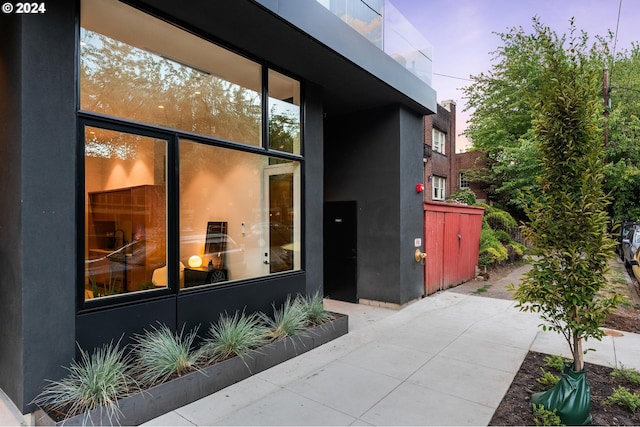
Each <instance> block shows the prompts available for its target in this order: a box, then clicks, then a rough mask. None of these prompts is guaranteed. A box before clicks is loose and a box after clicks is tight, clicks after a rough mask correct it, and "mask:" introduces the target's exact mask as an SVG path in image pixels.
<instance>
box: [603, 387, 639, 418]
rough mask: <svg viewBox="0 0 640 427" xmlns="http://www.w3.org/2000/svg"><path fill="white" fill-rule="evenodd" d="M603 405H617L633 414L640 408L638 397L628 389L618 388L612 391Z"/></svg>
mask: <svg viewBox="0 0 640 427" xmlns="http://www.w3.org/2000/svg"><path fill="white" fill-rule="evenodd" d="M605 403H606V404H608V405H618V406H621V407H623V408H626V409H628V410H630V411H631V412H634V413H635V412H636V411H637V410H638V408H640V395H639V394H638V393H631V391H629V389H628V388H626V387H622V386H620V387H616V388H615V389H614V390H613V394H612V395H611V396H609V397H607V400H605Z"/></svg>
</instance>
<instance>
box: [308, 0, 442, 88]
mask: <svg viewBox="0 0 640 427" xmlns="http://www.w3.org/2000/svg"><path fill="white" fill-rule="evenodd" d="M317 1H318V3H320V4H321V5H323V6H324V7H326V8H327V9H329V10H330V11H331V12H332V13H333V14H335V15H337V16H339V17H340V19H342V20H343V21H345V22H346V23H347V24H349V25H350V26H351V27H352V28H354V29H355V30H356V31H358V32H359V33H360V34H362V35H363V36H364V37H366V38H367V39H368V40H369V41H371V42H372V43H373V44H375V45H376V46H377V47H378V48H380V49H382V50H383V51H384V52H385V53H386V54H387V55H389V56H390V57H392V58H393V59H395V60H396V61H397V62H398V63H400V64H401V65H402V66H404V67H405V68H406V69H407V70H409V71H411V72H412V73H413V74H414V75H416V76H417V77H419V78H420V79H421V80H422V81H424V82H425V83H427V84H431V67H432V56H433V52H432V46H431V44H430V43H429V42H428V41H427V40H426V39H425V37H424V36H423V35H422V34H421V33H420V32H419V31H418V30H417V29H416V28H415V27H414V26H413V25H411V23H409V21H408V20H407V19H406V18H405V17H404V16H403V15H402V14H401V13H400V12H399V11H398V10H397V9H396V8H395V7H394V6H393V5H392V4H391V2H389V1H385V0H317ZM381 33H382V34H381Z"/></svg>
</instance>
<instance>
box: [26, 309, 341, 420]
mask: <svg viewBox="0 0 640 427" xmlns="http://www.w3.org/2000/svg"><path fill="white" fill-rule="evenodd" d="M334 316H335V318H334V319H333V320H330V321H328V322H326V323H323V324H322V325H319V326H315V327H313V328H310V329H309V330H307V331H306V332H305V333H304V334H300V335H296V336H293V337H290V338H286V339H284V340H279V341H276V342H273V343H270V344H267V345H265V346H263V347H260V348H259V349H256V350H252V351H250V352H249V353H247V354H245V355H243V357H242V358H240V357H233V358H231V359H227V360H224V361H222V362H218V363H216V364H213V365H211V366H208V367H206V368H202V369H201V370H200V372H197V371H196V372H191V373H189V374H186V375H183V376H181V377H177V378H174V379H171V380H169V381H167V382H165V383H162V384H159V385H156V386H154V387H151V388H150V389H148V390H145V391H143V392H141V393H137V394H134V395H132V396H129V397H127V398H124V399H122V400H120V402H119V407H120V411H121V412H122V415H121V416H120V418H119V420H118V422H119V423H120V424H122V425H139V424H142V423H145V422H147V421H149V420H151V419H153V418H156V417H158V416H160V415H162V414H165V413H167V412H170V411H173V410H175V409H178V408H180V407H182V406H184V405H187V404H189V403H191V402H195V401H196V400H198V399H201V398H203V397H205V396H208V395H210V394H212V393H215V392H217V391H219V390H221V389H223V388H225V387H228V386H230V385H232V384H235V383H237V382H238V381H241V380H243V379H245V378H248V377H250V376H252V375H255V374H257V373H259V372H262V371H264V370H266V369H269V368H271V367H273V366H275V365H278V364H280V363H282V362H284V361H286V360H289V359H291V358H294V357H296V356H298V355H300V354H302V353H305V352H307V351H309V350H312V349H314V348H316V347H319V346H321V345H322V344H325V343H327V342H329V341H331V340H334V339H336V338H338V337H340V336H342V335H344V334H346V333H347V332H348V329H349V320H348V317H347V316H346V315H343V314H334ZM101 415H102V416H101ZM90 416H91V418H90V419H87V418H86V414H80V415H76V416H75V417H72V418H68V419H66V420H63V421H60V422H57V423H56V421H54V420H53V419H52V418H51V417H50V416H49V415H48V414H47V413H46V412H45V411H43V410H42V409H38V410H37V411H36V412H35V413H34V421H35V425H69V426H77V425H83V422H84V421H87V422H88V423H89V424H93V425H109V424H111V423H110V421H109V419H108V418H107V417H106V414H101V413H100V410H99V409H96V410H93V411H91V413H90ZM112 421H113V422H115V421H116V420H112Z"/></svg>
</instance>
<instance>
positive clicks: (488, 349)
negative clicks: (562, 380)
mask: <svg viewBox="0 0 640 427" xmlns="http://www.w3.org/2000/svg"><path fill="white" fill-rule="evenodd" d="M514 304H515V303H514V302H513V301H508V300H501V299H493V298H484V297H477V296H473V295H464V294H460V293H456V292H450V291H447V292H442V293H439V294H436V295H433V296H430V297H428V298H424V299H422V300H420V301H418V302H416V303H414V304H412V305H410V306H408V307H406V308H404V309H402V310H400V311H392V310H388V309H382V308H374V307H368V306H362V305H355V304H346V303H341V302H337V301H327V308H328V309H330V310H332V311H338V312H343V313H346V314H349V316H350V321H351V322H352V326H353V328H351V329H350V332H349V334H347V335H345V336H343V337H340V338H338V339H337V340H334V341H332V342H331V343H328V344H325V345H324V346H321V347H319V348H317V349H315V350H312V351H310V352H308V353H305V354H303V355H301V356H299V357H296V358H294V359H292V360H289V361H287V362H285V363H283V364H281V365H278V366H276V367H274V368H271V369H269V370H267V371H264V372H262V373H260V374H257V375H255V376H253V377H251V378H248V379H246V380H244V381H242V382H240V383H237V384H235V385H233V386H231V387H228V388H226V389H224V390H221V391H220V392H217V393H215V394H213V395H210V396H208V397H206V398H203V399H201V400H199V401H197V402H194V403H192V404H190V405H187V406H185V407H182V408H180V409H178V410H175V411H172V412H169V413H167V414H165V415H163V416H161V417H158V418H156V419H154V420H152V421H150V422H149V423H147V424H146V425H181V426H192V425H197V426H208V425H487V424H488V423H489V421H490V420H491V417H492V416H493V413H494V411H495V409H496V408H497V407H498V405H499V404H500V402H501V400H502V398H503V396H504V394H505V393H506V391H507V389H508V388H509V385H510V384H511V381H512V380H513V377H514V376H515V374H516V372H517V371H518V369H519V367H520V364H521V363H522V360H523V359H524V357H525V355H526V354H527V352H528V351H529V350H534V351H539V352H544V353H549V354H559V355H563V356H569V355H570V353H569V351H568V346H567V344H566V343H565V341H564V339H562V338H561V337H560V336H559V335H557V334H555V333H550V332H542V331H541V330H540V328H538V324H539V323H540V320H539V318H538V316H537V315H533V314H530V313H522V312H520V311H518V310H517V309H515V308H514ZM589 347H593V348H596V349H597V351H596V352H590V353H588V354H587V356H586V359H585V360H586V361H587V362H591V363H597V364H603V365H610V366H615V365H616V364H617V363H620V362H621V363H623V364H624V365H625V366H627V367H634V368H636V369H640V358H638V357H637V355H638V354H640V335H636V334H631V333H626V332H624V333H623V336H621V337H611V336H606V337H605V338H604V339H603V340H602V341H601V342H595V343H591V342H590V343H589Z"/></svg>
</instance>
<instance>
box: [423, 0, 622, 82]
mask: <svg viewBox="0 0 640 427" xmlns="http://www.w3.org/2000/svg"><path fill="white" fill-rule="evenodd" d="M620 1H622V0H620ZM431 74H433V75H434V76H440V77H446V78H448V79H456V80H465V81H468V82H472V81H473V80H471V79H467V78H465V77H456V76H450V75H448V74H440V73H433V72H432V73H431Z"/></svg>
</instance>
